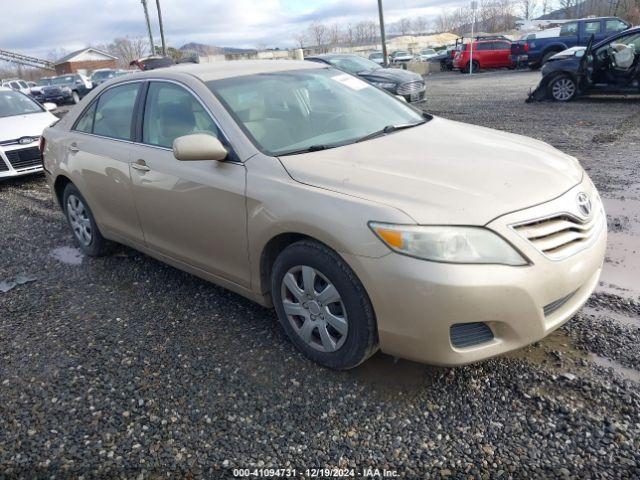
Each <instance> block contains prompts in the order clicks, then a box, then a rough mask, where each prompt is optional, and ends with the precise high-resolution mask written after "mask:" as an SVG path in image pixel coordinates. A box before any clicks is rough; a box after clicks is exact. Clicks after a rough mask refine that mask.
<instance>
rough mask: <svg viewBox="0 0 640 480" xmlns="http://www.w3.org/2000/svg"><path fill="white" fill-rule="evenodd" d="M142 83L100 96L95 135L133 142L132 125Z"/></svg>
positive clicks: (94, 121) (117, 88)
mask: <svg viewBox="0 0 640 480" xmlns="http://www.w3.org/2000/svg"><path fill="white" fill-rule="evenodd" d="M138 90H140V83H128V84H126V85H120V86H118V87H113V88H110V89H109V90H107V91H106V92H104V93H103V94H102V95H100V98H99V99H98V104H97V107H96V110H95V118H94V120H93V133H94V134H95V135H102V136H104V137H111V138H117V139H119V140H131V139H132V138H131V124H132V121H133V110H134V107H135V103H136V97H137V95H138Z"/></svg>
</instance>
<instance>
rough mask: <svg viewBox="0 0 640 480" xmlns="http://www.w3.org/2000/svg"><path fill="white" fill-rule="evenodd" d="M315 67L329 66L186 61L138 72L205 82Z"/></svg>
mask: <svg viewBox="0 0 640 480" xmlns="http://www.w3.org/2000/svg"><path fill="white" fill-rule="evenodd" d="M313 68H316V69H317V68H328V66H327V67H322V65H318V63H316V62H307V61H300V60H229V61H226V62H212V63H184V64H179V65H173V66H171V67H165V68H157V69H154V70H148V71H143V72H139V73H137V75H138V78H144V77H158V76H162V74H163V73H164V72H166V73H168V74H171V73H186V74H189V75H192V76H194V77H197V78H199V79H200V80H202V81H203V82H208V81H210V80H220V79H223V78H233V77H241V76H244V75H255V74H259V73H275V72H286V71H292V70H304V69H313Z"/></svg>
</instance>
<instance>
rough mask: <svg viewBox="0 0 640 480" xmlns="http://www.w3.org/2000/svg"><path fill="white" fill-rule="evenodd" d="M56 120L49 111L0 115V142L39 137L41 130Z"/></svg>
mask: <svg viewBox="0 0 640 480" xmlns="http://www.w3.org/2000/svg"><path fill="white" fill-rule="evenodd" d="M56 120H57V117H55V116H54V115H52V114H50V113H49V112H42V113H29V114H27V115H14V116H12V117H0V142H4V141H6V140H15V139H17V138H22V137H39V136H40V135H42V131H43V130H44V129H45V128H47V127H48V126H49V125H51V124H52V123H53V122H55V121H56Z"/></svg>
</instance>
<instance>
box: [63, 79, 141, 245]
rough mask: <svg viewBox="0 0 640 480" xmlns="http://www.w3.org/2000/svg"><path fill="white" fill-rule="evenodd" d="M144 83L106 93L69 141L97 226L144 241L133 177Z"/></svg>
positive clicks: (73, 168)
mask: <svg viewBox="0 0 640 480" xmlns="http://www.w3.org/2000/svg"><path fill="white" fill-rule="evenodd" d="M141 86H142V83H141V82H129V83H125V84H118V85H114V86H113V87H110V88H109V89H107V90H105V91H104V92H102V94H101V95H100V96H99V97H98V98H97V99H96V100H94V101H93V102H92V103H91V104H90V105H89V106H88V107H87V108H86V109H85V111H84V112H83V113H82V114H81V115H80V117H79V118H78V120H77V121H76V123H75V124H74V125H73V127H72V129H71V131H70V132H69V133H70V134H69V136H68V138H67V139H66V140H65V142H66V144H65V145H63V148H65V149H66V158H67V162H68V171H70V172H71V173H72V179H73V181H74V183H75V184H76V186H77V187H78V188H79V189H80V192H81V193H82V195H83V196H84V197H85V199H86V200H87V202H88V203H89V208H91V210H92V212H93V214H94V216H95V218H96V220H97V222H98V226H99V227H100V228H101V229H104V230H105V231H104V232H103V233H109V234H111V236H114V237H118V238H120V239H122V240H124V241H126V242H129V243H134V244H142V243H143V238H142V230H141V228H140V222H139V221H138V216H137V214H136V209H135V204H134V201H133V192H132V188H131V177H130V176H129V154H130V151H131V146H132V139H133V127H134V122H133V116H134V110H135V104H136V100H137V97H138V95H139V93H140V91H141Z"/></svg>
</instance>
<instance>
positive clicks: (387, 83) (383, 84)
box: [371, 82, 396, 89]
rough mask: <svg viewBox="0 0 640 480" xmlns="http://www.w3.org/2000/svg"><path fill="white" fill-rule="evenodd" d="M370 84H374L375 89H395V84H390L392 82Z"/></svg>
mask: <svg viewBox="0 0 640 480" xmlns="http://www.w3.org/2000/svg"><path fill="white" fill-rule="evenodd" d="M371 83H372V84H374V85H375V86H376V87H378V88H384V89H387V88H396V84H395V83H392V82H371Z"/></svg>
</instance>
